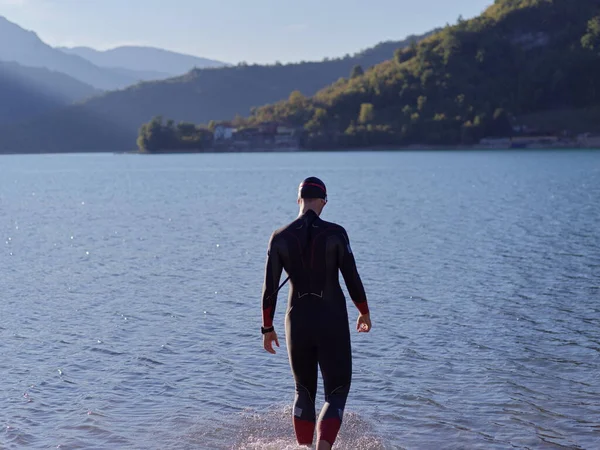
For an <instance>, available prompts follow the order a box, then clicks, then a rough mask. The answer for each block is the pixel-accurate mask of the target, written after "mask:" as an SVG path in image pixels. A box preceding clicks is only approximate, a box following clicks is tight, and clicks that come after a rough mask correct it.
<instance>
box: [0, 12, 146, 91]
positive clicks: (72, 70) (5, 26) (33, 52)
mask: <svg viewBox="0 0 600 450" xmlns="http://www.w3.org/2000/svg"><path fill="white" fill-rule="evenodd" d="M0 43H2V45H0V61H13V62H17V63H19V64H21V65H23V66H29V67H45V68H47V69H50V70H53V71H57V72H62V73H64V74H67V75H69V76H71V77H73V78H76V79H78V80H79V81H81V82H83V83H86V84H89V85H91V86H94V87H95V88H99V89H119V88H123V87H125V86H128V85H131V84H135V83H136V82H137V80H136V79H135V78H132V77H130V76H127V75H123V74H119V73H116V72H114V71H111V70H110V69H105V68H101V67H98V66H95V65H94V64H92V63H91V62H89V61H88V60H86V59H84V58H82V57H80V56H77V55H69V54H66V53H64V52H62V51H60V50H57V49H55V48H52V47H50V46H49V45H47V44H45V43H44V42H42V41H41V40H40V38H39V37H38V36H37V35H36V34H35V33H34V32H32V31H26V30H24V29H23V28H21V27H19V26H18V25H16V24H14V23H12V22H10V21H8V20H7V19H6V18H5V17H2V16H0Z"/></svg>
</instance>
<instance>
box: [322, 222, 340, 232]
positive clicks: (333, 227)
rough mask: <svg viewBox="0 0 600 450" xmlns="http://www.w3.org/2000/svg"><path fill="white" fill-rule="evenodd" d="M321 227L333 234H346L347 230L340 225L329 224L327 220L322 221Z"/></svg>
mask: <svg viewBox="0 0 600 450" xmlns="http://www.w3.org/2000/svg"><path fill="white" fill-rule="evenodd" d="M321 226H322V227H323V228H325V229H326V230H328V231H331V232H332V233H341V234H346V229H345V228H344V227H343V226H341V225H340V224H339V223H335V222H327V221H325V220H321Z"/></svg>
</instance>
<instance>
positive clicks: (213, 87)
mask: <svg viewBox="0 0 600 450" xmlns="http://www.w3.org/2000/svg"><path fill="white" fill-rule="evenodd" d="M430 34H431V33H427V34H426V35H424V36H428V35H430ZM424 36H410V37H408V38H407V39H406V40H404V41H399V42H385V43H381V44H379V45H377V46H376V47H373V48H371V49H367V50H364V51H362V52H360V53H357V54H355V55H353V56H350V55H347V56H346V57H343V58H338V59H330V60H324V61H320V62H299V63H294V64H274V65H268V66H264V65H248V64H243V63H242V64H239V65H237V66H234V67H224V68H211V69H198V70H193V71H191V72H189V73H188V74H186V75H184V76H181V77H176V78H171V79H169V80H164V81H157V82H146V83H140V84H138V85H135V86H132V87H130V88H127V89H123V90H121V91H114V92H108V93H106V94H104V95H101V96H99V97H96V98H93V99H91V100H89V101H86V102H84V103H82V104H79V105H75V106H72V107H69V108H65V109H63V110H60V111H58V112H56V113H53V114H48V115H46V116H44V117H40V118H38V119H35V120H32V121H29V122H27V123H22V124H19V125H17V126H14V127H3V128H1V129H0V152H2V151H24V152H47V151H52V152H72V151H111V150H112V151H120V150H132V149H135V146H136V138H137V134H138V130H139V128H140V126H141V125H142V124H143V123H145V122H147V121H148V120H149V119H151V118H152V117H153V116H157V115H162V116H165V117H170V118H172V119H174V120H175V121H177V122H180V121H186V122H195V123H208V121H210V120H211V119H227V118H229V117H234V116H236V115H237V114H239V115H248V114H249V113H250V111H251V108H252V107H259V106H262V105H265V104H268V103H271V102H274V101H279V100H282V99H285V98H287V97H288V96H289V94H290V92H292V91H294V90H299V91H301V92H302V93H303V94H305V95H313V94H315V93H316V92H317V91H318V90H319V89H321V88H323V87H324V86H327V85H328V84H330V83H332V82H334V81H335V80H337V79H339V78H340V77H348V76H349V75H350V73H351V71H352V69H353V68H354V67H355V66H360V67H361V69H364V70H366V69H368V68H369V67H370V66H373V65H375V64H378V63H380V62H382V61H385V60H386V59H389V58H390V57H392V56H393V52H394V51H395V50H396V49H397V48H404V47H407V46H409V45H410V44H411V43H412V42H414V41H418V40H420V39H422V38H423V37H424Z"/></svg>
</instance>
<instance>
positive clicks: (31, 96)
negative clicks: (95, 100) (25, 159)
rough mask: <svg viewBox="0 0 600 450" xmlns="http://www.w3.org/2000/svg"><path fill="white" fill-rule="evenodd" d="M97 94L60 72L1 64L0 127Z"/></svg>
mask: <svg viewBox="0 0 600 450" xmlns="http://www.w3.org/2000/svg"><path fill="white" fill-rule="evenodd" d="M99 92H100V91H98V90H97V89H94V88H93V87H92V86H90V85H87V84H84V83H82V82H80V81H78V80H75V79H74V78H71V77H69V76H68V75H65V74H62V73H59V72H52V71H50V70H48V69H44V68H41V69H40V68H34V67H24V66H21V65H19V64H17V63H14V62H10V63H7V62H2V61H0V99H2V101H1V102H0V124H3V123H11V122H18V121H21V120H26V119H29V118H31V117H34V116H37V115H40V114H44V113H46V112H49V111H52V110H54V109H57V108H59V107H62V106H66V105H68V104H70V103H73V102H74V101H76V100H83V99H86V98H88V97H91V96H93V95H95V94H98V93H99Z"/></svg>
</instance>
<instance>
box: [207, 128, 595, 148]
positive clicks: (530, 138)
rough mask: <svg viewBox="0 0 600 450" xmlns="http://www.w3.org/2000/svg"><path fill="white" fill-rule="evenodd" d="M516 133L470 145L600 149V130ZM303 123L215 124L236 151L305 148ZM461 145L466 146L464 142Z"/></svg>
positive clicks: (218, 138) (222, 142)
mask: <svg viewBox="0 0 600 450" xmlns="http://www.w3.org/2000/svg"><path fill="white" fill-rule="evenodd" d="M513 131H514V132H515V135H514V136H512V137H500V138H497V137H486V138H483V139H481V140H480V141H479V144H473V145H469V146H467V147H469V148H481V149H543V148H557V149H558V148H597V149H600V134H594V133H582V134H578V135H575V136H569V135H568V134H567V133H563V134H561V135H555V134H551V133H548V132H542V131H541V130H537V129H533V128H528V127H526V126H514V127H513ZM303 133H304V128H303V127H295V126H293V125H289V124H280V123H277V122H268V123H265V124H261V125H260V126H257V127H252V128H244V129H240V130H238V129H236V128H235V127H234V126H232V125H231V124H230V123H220V124H218V125H217V126H216V127H215V130H214V137H213V140H214V142H213V144H214V146H215V148H218V147H227V148H228V149H229V150H232V151H251V150H259V149H260V150H264V149H277V150H289V151H298V150H301V148H302V136H303ZM410 147H413V148H435V147H436V146H427V145H412V146H409V148H410ZM458 147H465V146H464V145H460V146H458Z"/></svg>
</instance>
